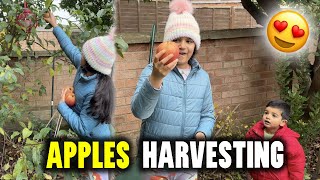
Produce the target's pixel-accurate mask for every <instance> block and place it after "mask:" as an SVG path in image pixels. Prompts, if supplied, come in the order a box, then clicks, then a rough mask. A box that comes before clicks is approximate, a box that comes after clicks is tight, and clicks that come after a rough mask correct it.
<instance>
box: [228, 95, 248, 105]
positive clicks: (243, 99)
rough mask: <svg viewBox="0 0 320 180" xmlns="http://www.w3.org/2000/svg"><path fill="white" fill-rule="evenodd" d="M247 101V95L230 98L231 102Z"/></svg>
mask: <svg viewBox="0 0 320 180" xmlns="http://www.w3.org/2000/svg"><path fill="white" fill-rule="evenodd" d="M248 101H250V96H248V95H246V96H237V97H233V98H232V100H231V102H232V104H239V103H243V102H248Z"/></svg>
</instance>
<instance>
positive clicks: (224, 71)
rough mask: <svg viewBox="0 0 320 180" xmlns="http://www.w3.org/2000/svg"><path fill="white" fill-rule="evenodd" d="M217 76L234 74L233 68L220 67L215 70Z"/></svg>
mask: <svg viewBox="0 0 320 180" xmlns="http://www.w3.org/2000/svg"><path fill="white" fill-rule="evenodd" d="M214 74H215V76H232V75H233V69H221V70H220V69H219V70H215V71H214Z"/></svg>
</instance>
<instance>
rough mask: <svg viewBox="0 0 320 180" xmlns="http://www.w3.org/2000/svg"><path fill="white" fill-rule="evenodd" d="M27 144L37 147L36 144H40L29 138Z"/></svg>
mask: <svg viewBox="0 0 320 180" xmlns="http://www.w3.org/2000/svg"><path fill="white" fill-rule="evenodd" d="M26 144H29V145H35V144H38V142H37V141H33V140H30V139H29V138H27V140H26Z"/></svg>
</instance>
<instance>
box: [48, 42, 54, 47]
mask: <svg viewBox="0 0 320 180" xmlns="http://www.w3.org/2000/svg"><path fill="white" fill-rule="evenodd" d="M48 43H50V44H51V45H52V46H53V47H55V46H56V43H55V42H54V41H48Z"/></svg>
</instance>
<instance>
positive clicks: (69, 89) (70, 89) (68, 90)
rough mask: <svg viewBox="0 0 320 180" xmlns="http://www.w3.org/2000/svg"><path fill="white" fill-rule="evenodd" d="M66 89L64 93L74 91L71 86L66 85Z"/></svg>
mask: <svg viewBox="0 0 320 180" xmlns="http://www.w3.org/2000/svg"><path fill="white" fill-rule="evenodd" d="M66 89H67V91H66V94H68V93H74V89H73V87H72V86H68V87H66Z"/></svg>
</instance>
